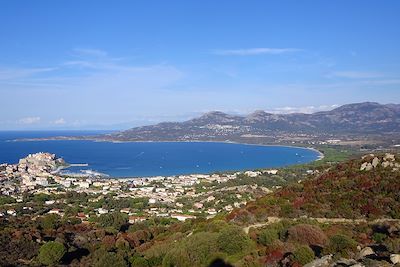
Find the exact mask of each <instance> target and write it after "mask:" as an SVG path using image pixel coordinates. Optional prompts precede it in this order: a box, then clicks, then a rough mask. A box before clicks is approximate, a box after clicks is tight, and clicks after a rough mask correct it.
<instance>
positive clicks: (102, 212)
mask: <svg viewBox="0 0 400 267" xmlns="http://www.w3.org/2000/svg"><path fill="white" fill-rule="evenodd" d="M97 213H98V214H106V213H108V210H107V209H103V208H98V209H97Z"/></svg>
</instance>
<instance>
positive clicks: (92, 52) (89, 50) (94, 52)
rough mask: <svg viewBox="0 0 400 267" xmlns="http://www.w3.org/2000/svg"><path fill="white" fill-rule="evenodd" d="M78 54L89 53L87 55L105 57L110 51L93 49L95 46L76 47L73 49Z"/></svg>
mask: <svg viewBox="0 0 400 267" xmlns="http://www.w3.org/2000/svg"><path fill="white" fill-rule="evenodd" d="M73 51H74V52H75V53H76V54H78V55H87V56H96V57H105V56H107V55H108V53H107V52H106V51H104V50H101V49H93V48H75V49H74V50H73Z"/></svg>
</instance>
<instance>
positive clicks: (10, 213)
mask: <svg viewBox="0 0 400 267" xmlns="http://www.w3.org/2000/svg"><path fill="white" fill-rule="evenodd" d="M7 214H8V215H11V216H16V215H17V212H16V211H15V210H14V209H9V210H7Z"/></svg>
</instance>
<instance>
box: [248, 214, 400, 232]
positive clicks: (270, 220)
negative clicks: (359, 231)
mask: <svg viewBox="0 0 400 267" xmlns="http://www.w3.org/2000/svg"><path fill="white" fill-rule="evenodd" d="M302 219H308V220H314V221H317V222H319V223H342V224H360V223H382V222H398V223H400V219H376V220H371V221H369V220H367V219H345V218H312V217H311V218H280V217H267V221H266V222H264V223H255V224H252V225H248V226H246V227H243V231H245V233H246V234H248V233H249V231H250V229H251V228H261V227H264V226H267V225H270V224H273V223H277V222H280V221H282V220H287V221H298V220H302Z"/></svg>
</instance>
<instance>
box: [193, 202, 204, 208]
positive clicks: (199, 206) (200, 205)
mask: <svg viewBox="0 0 400 267" xmlns="http://www.w3.org/2000/svg"><path fill="white" fill-rule="evenodd" d="M203 206H204V205H203V203H200V202H196V203H194V204H193V207H194V208H196V209H201V208H203Z"/></svg>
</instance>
